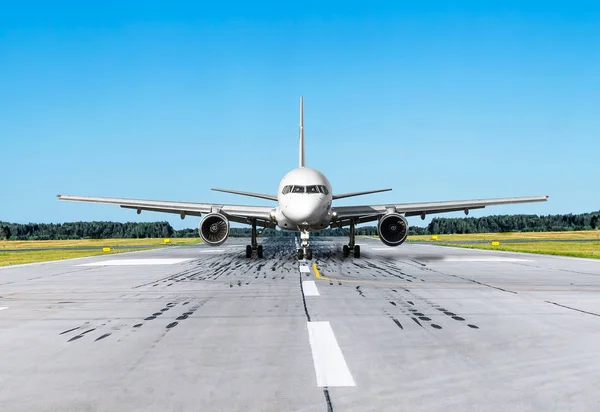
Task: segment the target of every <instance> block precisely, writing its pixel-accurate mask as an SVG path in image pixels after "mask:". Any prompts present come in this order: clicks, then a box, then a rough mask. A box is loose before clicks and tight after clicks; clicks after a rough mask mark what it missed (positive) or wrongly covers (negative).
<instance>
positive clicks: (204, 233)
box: [198, 213, 229, 246]
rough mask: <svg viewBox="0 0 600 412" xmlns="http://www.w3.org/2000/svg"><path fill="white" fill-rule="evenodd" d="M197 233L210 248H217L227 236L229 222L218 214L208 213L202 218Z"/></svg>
mask: <svg viewBox="0 0 600 412" xmlns="http://www.w3.org/2000/svg"><path fill="white" fill-rule="evenodd" d="M198 232H199V233H200V237H201V238H202V240H203V241H204V242H205V243H207V244H208V245H210V246H218V245H220V244H221V243H223V242H225V241H226V240H227V237H228V236H229V220H228V219H227V218H226V217H225V216H223V215H222V214H220V213H209V214H207V215H206V216H204V217H203V218H202V220H201V221H200V226H199V227H198Z"/></svg>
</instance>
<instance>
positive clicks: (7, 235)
mask: <svg viewBox="0 0 600 412" xmlns="http://www.w3.org/2000/svg"><path fill="white" fill-rule="evenodd" d="M10 235H11V233H10V227H8V226H6V225H5V226H4V227H3V228H2V236H3V237H4V238H5V239H6V240H8V239H10Z"/></svg>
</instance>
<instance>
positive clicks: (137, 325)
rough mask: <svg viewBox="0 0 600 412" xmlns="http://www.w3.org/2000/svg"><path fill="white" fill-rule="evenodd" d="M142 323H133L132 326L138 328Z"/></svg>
mask: <svg viewBox="0 0 600 412" xmlns="http://www.w3.org/2000/svg"><path fill="white" fill-rule="evenodd" d="M142 325H143V323H136V324H135V325H133V327H134V328H139V327H140V326H142Z"/></svg>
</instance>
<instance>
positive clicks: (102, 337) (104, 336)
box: [94, 333, 110, 342]
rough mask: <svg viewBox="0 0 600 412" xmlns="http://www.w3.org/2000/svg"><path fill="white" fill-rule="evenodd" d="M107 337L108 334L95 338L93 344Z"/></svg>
mask: <svg viewBox="0 0 600 412" xmlns="http://www.w3.org/2000/svg"><path fill="white" fill-rule="evenodd" d="M108 336H110V333H105V334H104V335H102V336H100V337H98V338H96V340H95V341H94V342H98V341H99V340H100V339H104V338H106V337H108Z"/></svg>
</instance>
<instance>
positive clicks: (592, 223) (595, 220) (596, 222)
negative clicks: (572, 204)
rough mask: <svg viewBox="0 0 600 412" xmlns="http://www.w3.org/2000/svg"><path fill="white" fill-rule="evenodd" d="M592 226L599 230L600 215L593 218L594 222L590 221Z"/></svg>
mask: <svg viewBox="0 0 600 412" xmlns="http://www.w3.org/2000/svg"><path fill="white" fill-rule="evenodd" d="M590 226H591V227H592V229H596V228H598V215H594V216H592V220H591V221H590Z"/></svg>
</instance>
